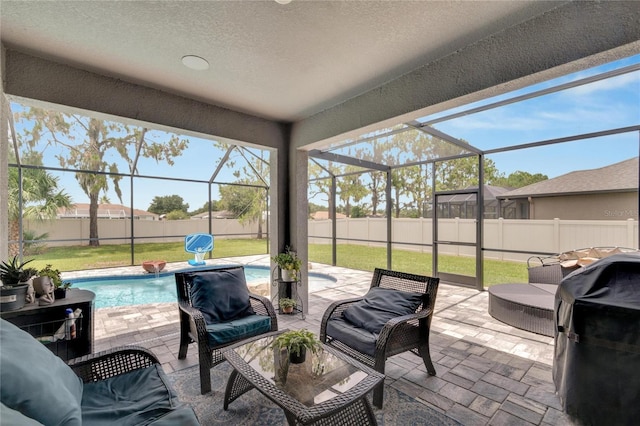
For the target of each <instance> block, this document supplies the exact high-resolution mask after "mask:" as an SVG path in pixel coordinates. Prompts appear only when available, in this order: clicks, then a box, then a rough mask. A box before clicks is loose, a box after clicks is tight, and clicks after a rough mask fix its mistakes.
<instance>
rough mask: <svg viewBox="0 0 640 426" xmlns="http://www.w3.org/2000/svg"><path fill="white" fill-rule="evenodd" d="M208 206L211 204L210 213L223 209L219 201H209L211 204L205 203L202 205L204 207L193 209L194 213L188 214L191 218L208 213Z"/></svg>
mask: <svg viewBox="0 0 640 426" xmlns="http://www.w3.org/2000/svg"><path fill="white" fill-rule="evenodd" d="M209 204H211V211H212V212H217V211H220V210H222V209H223V207H222V203H221V202H220V201H216V200H211V203H209V202H206V203H204V205H203V206H202V207H200V208H199V209H195V210H194V211H192V212H190V213H189V214H190V215H191V216H194V215H197V214H200V213H209Z"/></svg>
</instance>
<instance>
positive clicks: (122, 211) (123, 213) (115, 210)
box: [58, 203, 158, 219]
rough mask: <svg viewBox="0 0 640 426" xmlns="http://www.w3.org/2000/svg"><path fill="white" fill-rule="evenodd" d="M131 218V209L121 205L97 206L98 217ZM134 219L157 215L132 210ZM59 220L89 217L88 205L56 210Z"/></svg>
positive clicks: (79, 204)
mask: <svg viewBox="0 0 640 426" xmlns="http://www.w3.org/2000/svg"><path fill="white" fill-rule="evenodd" d="M130 216H131V209H130V208H129V207H127V206H123V205H122V204H98V217H99V218H109V219H118V218H120V219H124V218H127V217H130ZM133 216H134V217H154V218H156V217H157V216H158V215H157V214H155V213H151V212H148V211H146V210H140V209H133ZM58 217H59V218H65V217H66V218H70V217H89V203H77V204H74V205H72V206H71V207H69V208H64V207H62V208H59V209H58Z"/></svg>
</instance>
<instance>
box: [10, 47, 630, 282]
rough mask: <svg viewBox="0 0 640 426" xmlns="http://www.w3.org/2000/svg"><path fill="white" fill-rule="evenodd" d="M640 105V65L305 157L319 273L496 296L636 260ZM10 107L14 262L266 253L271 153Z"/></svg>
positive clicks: (535, 89)
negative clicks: (578, 270) (533, 271)
mask: <svg viewBox="0 0 640 426" xmlns="http://www.w3.org/2000/svg"><path fill="white" fill-rule="evenodd" d="M638 93H640V56H637V55H636V56H633V57H630V58H626V59H624V60H620V61H617V62H613V63H609V64H606V65H605V66H600V67H597V68H594V69H590V70H585V71H582V72H580V73H577V74H574V75H567V76H564V77H561V78H557V79H555V80H550V81H547V82H544V83H540V84H537V85H535V86H532V87H528V88H526V89H521V90H518V91H516V92H512V93H507V94H505V95H502V96H500V97H495V98H490V99H486V100H483V101H480V102H476V103H474V104H470V105H466V106H464V107H459V108H456V109H455V110H447V111H441V112H439V113H437V114H431V115H427V116H424V117H420V118H418V119H416V120H412V121H409V122H402V123H397V124H396V125H394V126H390V127H387V128H380V129H378V130H376V131H373V132H369V133H367V134H363V135H361V136H360V137H357V138H353V139H348V140H342V141H339V142H336V143H333V144H331V145H329V146H326V147H321V148H314V149H313V150H310V151H308V158H309V164H308V171H309V176H308V206H309V220H308V253H309V259H308V260H309V261H312V262H320V263H327V264H333V265H339V266H346V267H351V268H355V269H363V270H372V269H373V268H374V267H387V268H391V269H398V270H404V271H408V272H416V273H423V274H428V275H437V276H439V277H441V279H443V281H447V282H452V283H456V284H461V285H466V286H472V287H475V288H478V289H482V288H484V287H486V286H487V285H491V284H495V283H500V282H510V281H522V278H523V276H525V275H524V274H526V268H525V265H526V261H527V259H528V258H530V257H531V256H545V255H550V254H553V253H559V252H562V251H566V250H570V249H575V248H580V247H590V246H622V247H634V248H637V247H638V232H639V231H638V207H639V204H638V152H639V147H640V122H639V117H640V106H639V104H638V102H637V97H638ZM10 106H11V110H12V111H11V112H12V115H11V117H12V120H11V125H10V134H11V136H10V139H9V140H10V144H9V151H10V152H9V169H10V173H9V174H10V179H9V196H10V197H9V198H10V238H9V246H10V252H11V254H18V255H21V256H23V257H25V256H26V257H29V256H33V255H36V254H39V253H45V252H49V253H51V252H55V251H56V250H59V251H60V255H61V256H64V252H65V248H69V247H88V246H94V248H95V247H101V248H102V249H106V248H108V247H116V246H117V247H119V250H118V251H117V252H116V251H115V250H114V251H111V252H109V251H108V250H105V255H104V256H102V257H101V261H100V263H98V264H90V265H87V264H86V263H84V264H80V263H79V264H78V265H79V266H77V267H78V268H80V265H81V268H82V269H90V268H98V267H110V266H125V265H138V264H141V263H142V261H144V260H148V259H150V258H156V257H162V258H163V259H166V260H168V261H181V260H185V259H186V258H188V257H189V256H188V255H187V254H186V253H185V252H184V247H183V245H182V241H183V239H184V236H185V235H186V234H190V233H194V232H204V233H210V234H213V235H214V236H215V246H216V247H217V246H219V245H220V244H232V245H233V246H232V247H230V248H229V250H227V251H225V253H232V254H233V255H234V256H242V255H251V254H268V253H269V243H268V241H269V233H270V222H271V219H272V215H271V213H270V212H271V203H270V199H271V197H272V194H271V189H270V188H271V184H270V174H271V168H272V167H273V162H272V159H273V158H274V152H275V151H274V150H273V149H267V148H264V147H259V146H255V145H250V144H244V143H242V142H239V141H229V140H224V139H222V138H216V137H214V136H211V135H202V134H194V133H193V132H186V131H182V130H180V129H173V128H167V127H162V126H155V125H152V124H150V123H142V122H134V121H131V120H129V121H123V120H120V119H116V118H114V117H110V116H106V115H103V114H97V113H91V112H87V111H76V110H71V109H70V108H65V109H64V110H61V109H58V107H56V106H54V105H50V104H44V103H43V102H34V101H31V100H28V99H23V98H17V97H12V98H11V105H10ZM621 171H622V172H621ZM318 212H323V213H324V216H323V215H318V214H317V213H318ZM323 217H324V218H323ZM123 247H125V249H124V250H123V249H122V248H123ZM215 255H216V251H215V249H214V251H213V252H212V253H209V256H210V257H213V256H215Z"/></svg>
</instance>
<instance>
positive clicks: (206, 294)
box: [191, 267, 255, 324]
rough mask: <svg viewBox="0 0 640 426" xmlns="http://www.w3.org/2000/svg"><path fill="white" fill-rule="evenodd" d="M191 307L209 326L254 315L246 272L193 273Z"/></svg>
mask: <svg viewBox="0 0 640 426" xmlns="http://www.w3.org/2000/svg"><path fill="white" fill-rule="evenodd" d="M191 303H192V304H193V307H194V308H196V309H198V310H200V311H201V312H202V314H203V316H204V319H205V322H206V323H207V324H217V323H220V322H226V321H232V320H234V319H238V318H243V317H246V316H247V315H252V314H254V313H255V312H254V310H253V308H251V302H250V300H249V289H248V288H247V282H246V280H245V276H244V268H243V267H238V268H230V269H220V270H217V271H215V270H214V271H203V272H194V273H193V274H192V275H191Z"/></svg>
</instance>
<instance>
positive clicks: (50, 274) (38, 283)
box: [33, 264, 71, 299]
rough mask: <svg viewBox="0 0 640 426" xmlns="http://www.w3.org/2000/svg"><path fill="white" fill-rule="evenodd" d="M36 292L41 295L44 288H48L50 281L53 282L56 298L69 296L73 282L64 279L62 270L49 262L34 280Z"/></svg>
mask: <svg viewBox="0 0 640 426" xmlns="http://www.w3.org/2000/svg"><path fill="white" fill-rule="evenodd" d="M33 281H34V282H33V285H34V287H35V289H36V293H38V295H39V296H41V295H42V294H43V293H44V291H43V290H42V289H43V288H48V283H49V282H51V284H53V288H54V290H53V293H54V296H55V298H56V299H64V298H65V297H66V296H67V289H68V288H69V287H71V283H69V282H64V281H62V277H61V275H60V271H59V270H58V269H54V268H53V266H52V265H50V264H47V265H45V267H44V268H42V269H40V270H39V271H38V277H37V278H35V279H34V280H33Z"/></svg>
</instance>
